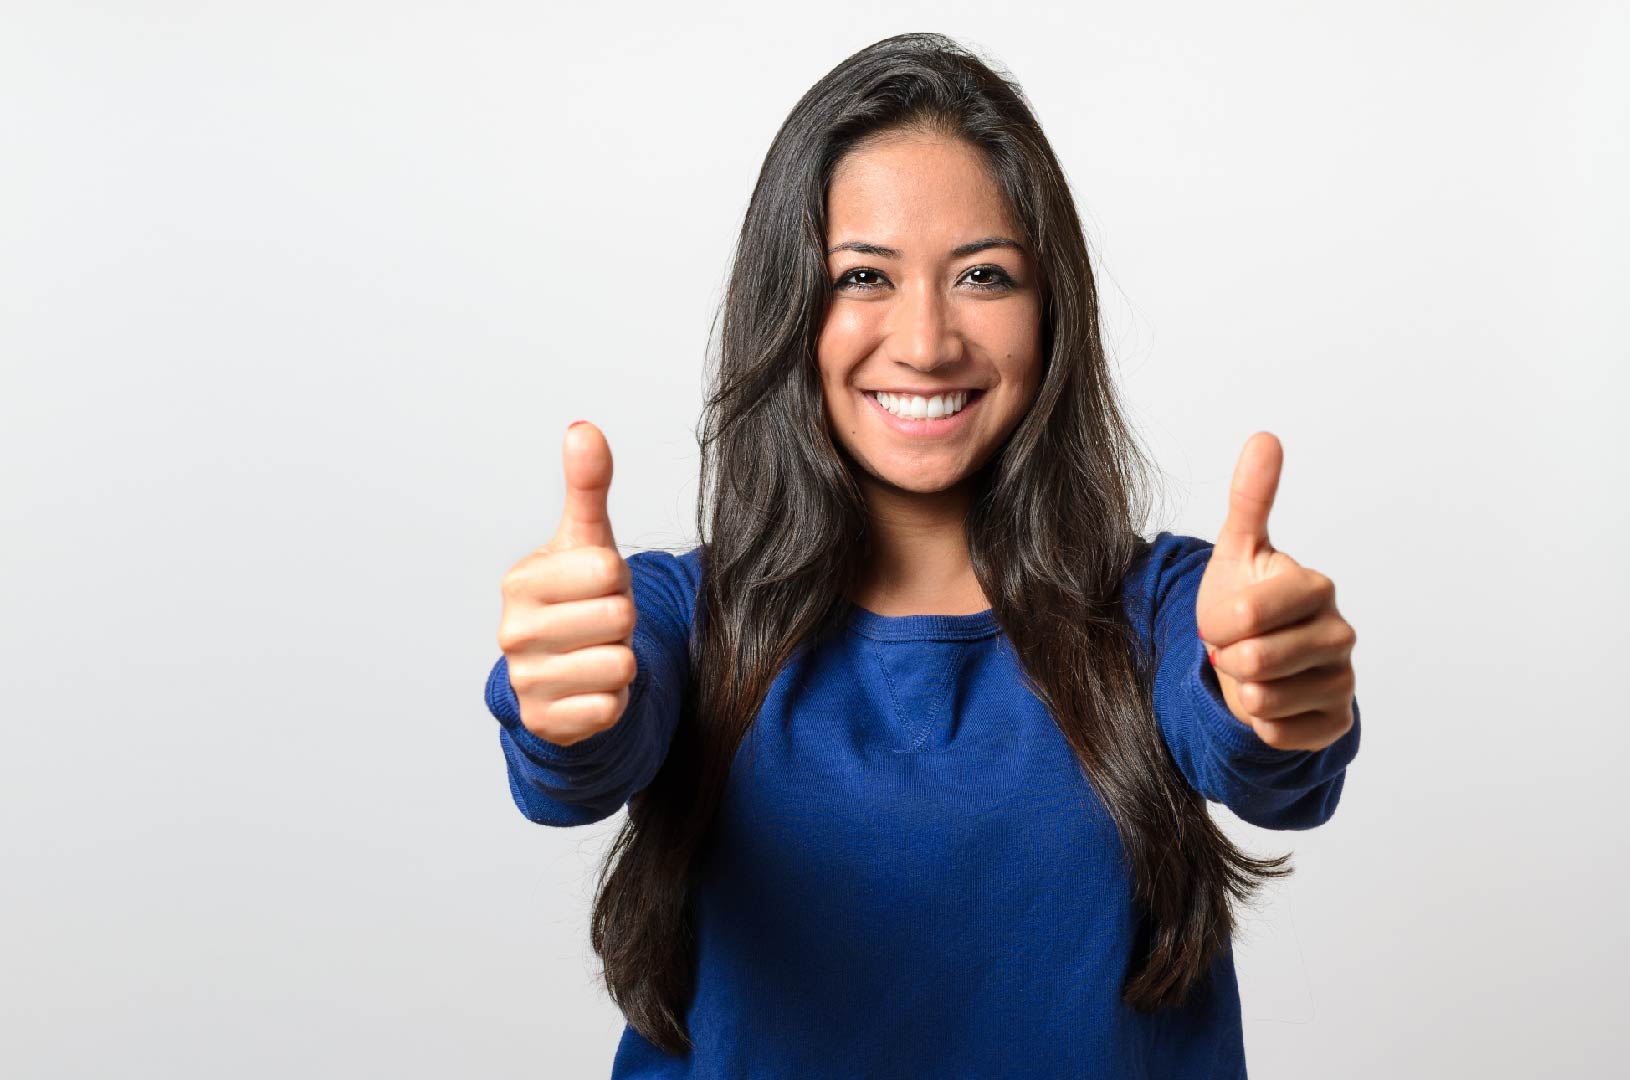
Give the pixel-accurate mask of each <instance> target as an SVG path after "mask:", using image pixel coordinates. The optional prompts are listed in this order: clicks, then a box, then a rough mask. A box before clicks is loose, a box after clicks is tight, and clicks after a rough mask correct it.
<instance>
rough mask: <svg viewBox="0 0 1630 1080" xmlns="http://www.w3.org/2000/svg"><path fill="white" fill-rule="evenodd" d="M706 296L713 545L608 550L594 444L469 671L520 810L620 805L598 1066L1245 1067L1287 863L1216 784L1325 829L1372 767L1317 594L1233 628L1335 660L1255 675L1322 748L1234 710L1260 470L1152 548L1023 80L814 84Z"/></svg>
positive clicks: (1259, 546) (579, 439)
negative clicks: (1249, 930) (1248, 917)
mask: <svg viewBox="0 0 1630 1080" xmlns="http://www.w3.org/2000/svg"><path fill="white" fill-rule="evenodd" d="M723 314H724V318H723V320H722V326H723V332H722V336H721V339H720V342H719V351H718V357H717V369H716V370H715V371H714V373H713V385H712V389H711V392H710V394H709V397H708V400H707V403H706V411H705V415H704V418H703V424H702V428H701V431H700V440H701V446H702V477H701V485H700V496H701V497H700V499H699V502H698V506H697V528H698V531H699V533H700V534H701V536H702V538H703V542H702V543H700V544H698V545H697V546H695V547H694V548H692V549H691V550H690V551H687V552H684V553H683V554H679V555H675V554H671V553H668V552H662V551H646V552H637V553H635V554H633V555H632V556H630V557H629V558H628V560H627V565H626V567H624V565H623V562H622V560H621V559H620V558H618V557H617V552H616V550H615V545H614V541H613V540H612V539H611V532H610V526H609V522H608V521H606V514H605V491H606V487H607V485H609V483H610V474H611V459H610V450H609V447H608V446H607V445H606V443H605V441H604V439H603V437H602V436H600V435H599V433H598V431H597V429H594V428H593V427H592V426H591V425H587V424H584V425H582V426H581V427H579V428H578V429H576V430H575V433H574V434H569V435H568V437H567V442H566V447H565V466H566V476H567V490H568V518H569V521H568V522H567V526H569V527H563V533H562V534H561V535H563V536H565V537H566V538H567V540H569V541H570V542H569V543H564V544H562V543H558V542H557V543H555V544H552V545H551V547H550V548H549V549H548V550H546V551H544V552H542V553H541V554H540V555H539V556H538V557H537V559H536V561H535V562H533V561H528V562H527V563H526V565H524V566H518V567H517V568H516V569H515V570H513V571H512V572H511V575H510V577H509V578H508V579H507V580H508V582H509V584H508V585H507V586H506V596H507V597H508V599H507V600H506V615H505V619H506V621H505V631H504V637H503V641H504V642H505V643H506V645H505V657H504V658H502V659H500V660H499V662H498V663H497V664H496V665H495V666H494V668H493V670H492V673H491V675H490V677H489V681H488V685H487V700H488V704H489V706H490V707H491V708H492V711H493V713H494V715H495V716H497V717H498V719H499V720H500V721H501V723H502V731H501V734H500V739H501V740H502V742H503V746H504V752H505V757H506V761H507V762H508V765H509V770H510V787H511V791H512V792H513V794H514V796H515V801H516V804H517V805H518V806H519V807H520V809H521V810H522V811H523V812H524V813H525V814H526V815H527V816H528V817H529V818H531V819H532V820H534V821H538V822H542V823H545V824H551V825H576V824H584V823H587V822H591V821H598V820H601V819H603V818H606V817H608V816H610V815H611V814H613V813H615V812H616V811H617V810H618V809H619V808H620V807H621V806H623V805H624V804H625V803H626V805H627V807H628V819H627V821H626V823H625V824H624V826H623V828H622V830H621V832H619V834H618V835H617V838H616V840H615V842H614V843H613V845H612V848H611V851H610V852H609V854H608V856H607V863H606V867H605V870H604V873H603V875H602V878H601V883H600V889H599V892H598V894H597V896H596V898H595V905H594V913H593V922H592V932H591V940H592V942H593V945H594V948H595V951H596V953H597V954H598V955H599V956H600V958H601V960H602V961H603V964H604V974H605V981H606V986H607V989H608V990H609V992H610V994H611V996H612V998H613V1000H614V1001H615V1002H616V1003H617V1004H618V1006H619V1007H620V1008H621V1009H622V1011H623V1013H624V1015H625V1016H626V1017H627V1020H628V1024H627V1026H626V1028H625V1029H624V1032H623V1038H622V1042H621V1045H620V1046H619V1048H618V1052H617V1056H616V1060H615V1062H614V1064H613V1077H614V1080H633V1078H636V1077H639V1078H652V1077H670V1078H678V1077H703V1076H709V1077H712V1076H754V1077H758V1076H763V1077H801V1078H820V1077H850V1076H876V1077H930V1076H931V1077H949V1076H979V1077H986V1076H989V1077H1008V1076H1025V1077H1029V1076H1079V1075H1090V1076H1115V1077H1121V1076H1158V1077H1162V1078H1195V1080H1198V1078H1201V1077H1204V1078H1207V1080H1216V1078H1218V1077H1243V1076H1245V1060H1244V1045H1243V1032H1242V1027H1241V1018H1240V1003H1239V996H1238V986H1237V982H1236V979H1235V973H1234V967H1233V956H1232V950H1231V938H1232V932H1233V928H1234V914H1233V904H1234V903H1235V902H1238V901H1243V900H1246V899H1248V898H1249V896H1250V894H1251V891H1252V890H1253V889H1254V888H1255V887H1256V886H1257V885H1259V884H1260V883H1261V882H1262V881H1263V880H1265V879H1267V878H1269V877H1273V876H1279V875H1283V874H1286V873H1288V872H1289V870H1288V868H1287V867H1285V865H1284V863H1285V858H1284V857H1280V858H1277V859H1255V858H1252V857H1250V856H1248V855H1247V854H1245V853H1244V852H1242V851H1240V850H1239V849H1238V848H1237V847H1236V846H1234V844H1232V843H1231V842H1230V841H1229V840H1228V838H1227V837H1226V836H1225V835H1224V834H1223V833H1222V832H1221V831H1220V830H1219V829H1218V828H1217V826H1216V824H1215V823H1214V822H1213V821H1212V819H1211V817H1210V815H1209V813H1208V811H1207V807H1206V802H1207V801H1208V800H1210V801H1213V802H1218V803H1221V804H1224V805H1226V806H1227V807H1229V808H1230V809H1231V810H1233V811H1234V812H1235V813H1236V814H1237V815H1239V816H1240V817H1241V818H1243V819H1245V820H1247V821H1249V822H1251V823H1253V824H1256V825H1259V826H1262V827H1264V828H1272V829H1307V828H1312V827H1313V826H1315V825H1318V824H1320V823H1321V822H1323V821H1325V820H1327V819H1328V818H1329V817H1330V815H1331V814H1332V813H1333V812H1334V810H1335V807H1336V803H1337V800H1338V799H1339V796H1340V793H1341V788H1342V784H1343V781H1344V778H1345V770H1346V766H1347V764H1348V762H1349V761H1351V760H1352V758H1353V756H1354V755H1355V754H1356V752H1357V748H1358V741H1357V740H1358V727H1357V723H1356V720H1357V713H1356V708H1357V704H1356V700H1353V701H1351V702H1350V704H1351V709H1350V710H1349V709H1348V705H1349V701H1348V700H1347V699H1348V698H1350V695H1351V682H1350V679H1349V678H1348V673H1347V672H1345V671H1343V670H1342V669H1341V664H1342V663H1343V661H1344V657H1345V652H1346V651H1347V650H1349V649H1350V648H1351V640H1350V638H1349V637H1347V636H1345V634H1344V633H1343V632H1342V627H1341V626H1339V625H1337V622H1336V621H1335V620H1334V617H1333V615H1331V614H1330V612H1331V611H1333V609H1331V608H1329V606H1328V600H1329V596H1330V595H1331V594H1330V592H1329V589H1328V581H1327V580H1325V581H1322V582H1321V581H1318V580H1316V579H1315V578H1313V577H1306V576H1302V577H1290V576H1285V577H1283V578H1280V579H1276V581H1277V582H1278V584H1277V585H1276V586H1275V590H1276V591H1275V592H1273V594H1272V595H1270V594H1268V593H1263V594H1261V595H1260V597H1259V599H1260V600H1261V601H1262V602H1263V603H1262V606H1261V608H1260V610H1261V611H1263V612H1266V611H1270V610H1271V611H1275V612H1279V613H1282V614H1287V615H1288V614H1290V613H1294V614H1295V617H1297V618H1301V617H1303V616H1306V615H1311V614H1312V613H1315V612H1318V613H1320V615H1319V620H1320V621H1317V622H1314V623H1310V624H1309V625H1307V626H1304V627H1302V629H1300V630H1299V631H1297V632H1295V633H1294V634H1291V633H1289V632H1286V633H1285V634H1283V635H1281V636H1280V637H1277V638H1273V637H1264V638H1261V639H1259V644H1269V645H1272V646H1273V648H1274V649H1275V650H1278V648H1279V646H1281V645H1283V646H1285V648H1284V651H1283V652H1278V651H1275V652H1274V654H1273V656H1272V664H1273V665H1274V666H1275V669H1276V670H1277V671H1278V672H1279V673H1281V674H1284V675H1286V676H1288V675H1289V674H1290V673H1291V672H1296V671H1300V670H1301V669H1302V668H1306V667H1307V666H1308V665H1309V664H1310V663H1312V662H1313V661H1312V660H1310V659H1309V657H1311V656H1313V655H1314V652H1313V650H1317V653H1318V662H1319V663H1321V664H1330V665H1331V666H1330V667H1329V668H1327V669H1325V674H1324V675H1317V674H1316V673H1313V672H1306V671H1304V672H1302V675H1303V676H1308V677H1306V678H1301V681H1299V682H1298V683H1296V684H1295V685H1292V684H1291V682H1290V680H1289V679H1288V677H1287V678H1286V679H1283V680H1281V681H1280V682H1279V683H1275V684H1271V685H1274V686H1277V687H1279V691H1278V692H1275V693H1274V694H1273V695H1272V696H1271V698H1270V697H1269V696H1267V695H1265V694H1264V693H1262V687H1261V686H1260V685H1257V684H1251V685H1252V686H1253V689H1252V690H1251V691H1250V697H1251V701H1252V702H1253V703H1255V705H1256V707H1258V708H1264V709H1267V708H1271V709H1272V710H1273V711H1274V712H1275V714H1276V715H1277V716H1280V717H1292V715H1293V714H1295V713H1298V712H1302V711H1307V712H1309V713H1316V714H1317V715H1318V717H1319V718H1320V719H1319V723H1320V727H1319V729H1318V730H1317V731H1316V732H1315V731H1312V730H1311V729H1309V728H1306V727H1304V728H1302V729H1294V728H1293V727H1292V726H1289V725H1283V726H1275V725H1274V724H1272V723H1269V722H1266V721H1265V722H1264V723H1263V724H1262V725H1261V727H1260V728H1257V727H1254V726H1253V725H1251V724H1247V723H1242V722H1241V716H1240V713H1238V712H1233V711H1231V709H1241V710H1243V707H1244V706H1243V705H1241V704H1239V702H1240V701H1241V700H1242V695H1243V694H1244V693H1245V691H1244V690H1243V689H1242V687H1243V686H1244V685H1245V684H1243V683H1242V684H1238V685H1236V683H1235V681H1234V679H1235V676H1240V673H1241V672H1243V671H1245V669H1246V668H1247V667H1248V666H1249V664H1248V662H1247V658H1246V656H1245V654H1246V652H1247V650H1244V649H1238V650H1234V651H1233V652H1230V650H1229V649H1228V648H1226V647H1225V648H1223V649H1222V650H1220V653H1219V661H1218V665H1219V666H1218V667H1217V668H1216V669H1215V670H1213V667H1212V666H1211V664H1210V663H1209V662H1208V661H1207V659H1206V655H1205V651H1204V648H1203V646H1204V644H1205V643H1204V641H1203V640H1202V639H1201V637H1200V634H1199V631H1198V627H1197V612H1196V603H1197V598H1198V597H1199V596H1200V595H1201V594H1202V589H1201V586H1202V585H1206V587H1207V589H1208V590H1209V592H1210V595H1211V596H1212V597H1214V598H1215V599H1214V600H1212V602H1211V604H1210V605H1209V608H1210V609H1211V610H1216V611H1220V612H1223V613H1222V614H1219V615H1216V616H1215V617H1212V616H1211V615H1210V612H1209V610H1208V617H1207V623H1208V633H1211V634H1213V635H1216V637H1215V638H1214V640H1216V641H1217V642H1218V643H1219V644H1222V643H1226V642H1239V641H1241V640H1243V639H1244V638H1245V637H1246V636H1247V635H1249V634H1252V633H1257V632H1260V631H1261V630H1262V629H1263V627H1262V626H1257V625H1250V626H1247V625H1245V624H1244V623H1242V621H1241V620H1242V618H1243V616H1241V615H1239V614H1238V613H1239V612H1240V611H1242V610H1247V609H1249V610H1257V609H1255V608H1253V607H1252V606H1251V605H1241V604H1239V603H1237V602H1236V600H1237V598H1238V597H1239V596H1240V595H1241V594H1240V590H1241V589H1242V588H1243V587H1244V586H1245V585H1246V584H1248V583H1249V581H1250V578H1251V573H1252V568H1253V567H1254V566H1257V565H1266V562H1265V560H1266V553H1265V551H1264V546H1263V545H1264V544H1265V540H1266V533H1265V525H1264V524H1263V519H1264V518H1265V514H1266V509H1265V508H1266V501H1267V499H1269V498H1271V491H1272V484H1273V483H1276V482H1277V472H1276V470H1277V458H1274V457H1272V454H1271V453H1270V451H1271V450H1272V447H1270V446H1269V445H1268V443H1267V441H1266V440H1263V439H1258V440H1256V441H1255V442H1253V444H1252V447H1253V449H1252V450H1251V453H1250V454H1248V455H1247V456H1246V458H1242V471H1241V474H1240V475H1241V477H1242V478H1243V479H1242V483H1241V484H1240V485H1239V486H1238V488H1237V492H1238V493H1239V497H1240V501H1241V506H1242V508H1243V509H1241V511H1240V512H1239V513H1238V514H1231V516H1230V523H1229V528H1228V537H1227V538H1226V539H1227V543H1226V545H1225V555H1226V557H1225V558H1223V559H1221V560H1219V562H1220V563H1221V564H1222V570H1223V572H1222V573H1221V574H1218V575H1215V576H1211V577H1208V576H1207V567H1208V562H1209V559H1210V555H1211V545H1209V544H1207V543H1206V542H1205V541H1203V540H1199V539H1197V538H1194V537H1184V536H1175V535H1173V534H1171V533H1164V532H1163V533H1161V534H1159V535H1158V536H1156V537H1155V538H1154V539H1153V540H1149V539H1145V538H1144V537H1143V536H1141V535H1140V534H1139V532H1138V527H1139V523H1140V522H1141V521H1142V520H1143V519H1144V518H1145V517H1146V515H1147V507H1148V498H1149V492H1148V487H1147V479H1146V469H1147V465H1146V462H1145V461H1144V460H1143V458H1142V457H1141V456H1140V454H1139V452H1138V450H1137V448H1136V444H1135V442H1134V440H1133V438H1132V437H1131V434H1130V433H1129V431H1128V428H1127V426H1126V423H1125V421H1124V419H1123V417H1122V415H1121V411H1120V407H1119V403H1118V401H1117V398H1116V393H1115V390H1114V385H1113V380H1112V379H1111V377H1110V369H1109V365H1108V363H1107V361H1106V358H1105V356H1104V352H1103V347H1102V345H1101V343H1100V341H1099V336H1098V326H1099V322H1098V313H1097V302H1096V295H1095V292H1094V285H1093V272H1092V267H1091V265H1090V264H1089V262H1088V259H1087V248H1086V243H1085V238H1084V237H1083V235H1082V231H1081V226H1080V222H1079V219H1078V217H1077V214H1076V210H1075V206H1074V203H1073V201H1072V198H1071V195H1070V192H1069V189H1068V186H1067V185H1066V183H1065V180H1064V174H1063V171H1062V170H1061V169H1060V167H1059V164H1058V161H1057V160H1056V159H1055V157H1054V156H1053V153H1052V150H1051V148H1050V147H1049V146H1048V143H1047V140H1046V138H1045V136H1044V135H1043V134H1042V132H1041V129H1040V127H1039V125H1038V124H1037V123H1036V120H1035V117H1034V115H1033V114H1032V112H1031V110H1030V108H1029V106H1028V105H1027V104H1026V102H1025V100H1024V97H1023V95H1022V94H1021V93H1020V91H1019V89H1018V87H1017V86H1016V85H1015V84H1014V83H1013V82H1011V81H1010V80H1009V79H1008V78H1006V77H1005V76H1003V75H1000V74H998V73H997V72H996V71H995V70H993V69H992V68H991V66H989V65H988V64H987V63H986V62H984V61H983V60H981V59H979V58H978V57H976V56H974V55H973V54H972V53H970V52H968V51H967V50H965V49H963V48H962V47H960V46H958V45H957V44H956V43H954V42H952V41H951V40H949V39H947V38H944V37H942V36H939V35H935V34H905V35H900V36H898V37H892V38H888V39H886V40H884V41H880V42H878V43H877V44H875V45H872V46H870V47H869V48H866V49H863V50H861V51H860V52H859V53H856V54H855V55H854V56H851V57H849V58H848V59H846V60H845V61H843V62H842V63H841V64H839V65H838V66H837V67H836V68H834V69H833V70H832V71H831V72H829V73H828V74H827V75H825V76H824V77H823V78H822V79H820V80H819V81H818V82H817V83H816V84H815V85H814V86H813V87H812V88H811V89H810V90H809V91H808V92H807V93H806V94H805V95H804V96H803V98H802V99H801V100H800V101H799V102H798V104H797V105H796V107H795V108H794V109H793V110H792V113H791V114H790V115H789V116H788V117H787V119H786V121H785V122H784V123H783V124H782V126H781V129H780V131H778V132H777V134H776V137H775V139H774V141H773V142H772V144H771V146H770V148H769V152H768V154H767V156H766V158H765V162H764V165H763V168H762V170H761V171H760V174H759V180H758V184H757V186H756V187H755V189H754V192H753V197H752V201H751V203H750V204H749V206H748V209H747V214H746V219H745V221H744V222H743V225H742V230H741V235H740V238H739V242H738V244H737V248H736V256H735V266H734V268H733V271H732V274H731V279H730V286H729V289H728V291H727V295H726V298H725V304H724V313H723ZM1273 445H1274V446H1277V443H1274V444H1273ZM558 540H559V537H557V541H558ZM584 544H588V545H589V546H591V547H599V548H601V550H591V551H585V550H584V548H583V545H584ZM1202 579H1204V580H1202ZM563 597H571V598H573V599H570V600H566V601H564V602H559V601H562V598H563ZM568 604H575V605H578V606H577V607H571V608H568V606H567V605H568ZM1229 612H1233V614H1232V615H1230V614H1228V613H1229ZM570 620H577V621H576V622H575V623H573V622H571V621H570ZM574 626H575V629H573V627H574ZM1253 648H1257V646H1253ZM1263 658H1264V653H1263V651H1262V650H1261V649H1258V652H1257V656H1256V660H1255V661H1251V662H1252V663H1263V662H1264V659H1263ZM511 660H514V662H515V663H516V667H515V668H513V669H511V668H510V667H509V666H508V664H509V662H510V661H511ZM1224 668H1230V669H1232V670H1233V671H1234V673H1235V675H1234V676H1228V678H1229V684H1228V689H1227V690H1226V698H1225V690H1224V688H1223V687H1222V686H1221V685H1220V684H1219V681H1218V674H1219V673H1220V672H1222V671H1223V670H1224ZM1241 677H1243V676H1241ZM1252 677H1254V676H1252ZM1299 678H1300V677H1299ZM1270 702H1271V704H1270ZM618 710H620V712H619V711H618ZM523 717H526V718H527V719H523ZM568 720H570V723H568V722H567V721H568ZM1349 728H1350V730H1349ZM591 729H592V731H591ZM1257 730H1262V731H1269V732H1273V733H1275V735H1274V738H1275V741H1274V742H1272V743H1269V742H1267V741H1265V740H1264V739H1263V738H1261V737H1259V735H1258V734H1256V731H1257ZM551 734H554V735H555V736H556V738H559V739H561V740H563V741H559V742H557V741H555V740H554V739H552V738H551V737H550V736H551ZM1315 736H1316V737H1315Z"/></svg>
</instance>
